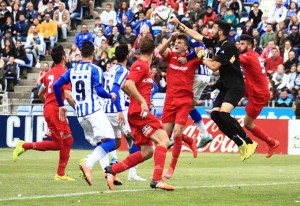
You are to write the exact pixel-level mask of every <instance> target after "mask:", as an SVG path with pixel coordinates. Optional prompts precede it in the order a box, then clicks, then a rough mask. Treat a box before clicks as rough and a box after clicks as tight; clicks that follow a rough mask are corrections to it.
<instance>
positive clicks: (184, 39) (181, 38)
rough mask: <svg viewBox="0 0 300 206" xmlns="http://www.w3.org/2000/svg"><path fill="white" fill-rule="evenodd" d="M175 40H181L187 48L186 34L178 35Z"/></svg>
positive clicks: (187, 39)
mask: <svg viewBox="0 0 300 206" xmlns="http://www.w3.org/2000/svg"><path fill="white" fill-rule="evenodd" d="M177 39H180V40H183V41H184V44H185V46H189V38H188V37H187V35H186V34H179V35H178V37H177Z"/></svg>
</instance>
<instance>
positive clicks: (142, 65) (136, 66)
mask: <svg viewBox="0 0 300 206" xmlns="http://www.w3.org/2000/svg"><path fill="white" fill-rule="evenodd" d="M126 79H131V80H132V81H134V82H135V86H136V88H137V90H138V91H139V93H140V94H141V95H142V96H143V97H144V99H145V100H146V102H147V105H148V108H149V109H150V97H151V89H152V83H153V80H152V76H151V70H150V66H149V62H147V61H143V60H141V59H138V60H136V61H135V62H134V63H133V64H132V66H131V67H130V72H129V74H128V75H127V77H126ZM141 111H142V110H141V103H139V102H138V101H137V100H136V99H135V98H133V97H132V96H131V95H130V104H129V110H128V114H132V113H135V112H141Z"/></svg>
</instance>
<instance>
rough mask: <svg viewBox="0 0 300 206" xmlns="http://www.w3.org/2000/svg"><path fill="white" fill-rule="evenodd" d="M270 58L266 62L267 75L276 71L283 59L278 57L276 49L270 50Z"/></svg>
mask: <svg viewBox="0 0 300 206" xmlns="http://www.w3.org/2000/svg"><path fill="white" fill-rule="evenodd" d="M271 53H272V56H271V57H269V58H267V60H266V70H267V73H268V74H273V73H274V72H276V71H277V69H278V66H279V65H282V64H283V58H282V57H281V56H280V55H278V49H277V48H273V49H271Z"/></svg>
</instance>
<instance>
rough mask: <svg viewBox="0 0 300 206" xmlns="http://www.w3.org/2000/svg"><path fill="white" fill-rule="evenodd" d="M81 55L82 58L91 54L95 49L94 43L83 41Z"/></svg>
mask: <svg viewBox="0 0 300 206" xmlns="http://www.w3.org/2000/svg"><path fill="white" fill-rule="evenodd" d="M80 50H81V55H82V57H83V58H88V57H91V56H92V55H93V52H94V50H95V47H94V44H93V43H92V42H90V41H85V42H83V44H82V46H81V48H80Z"/></svg>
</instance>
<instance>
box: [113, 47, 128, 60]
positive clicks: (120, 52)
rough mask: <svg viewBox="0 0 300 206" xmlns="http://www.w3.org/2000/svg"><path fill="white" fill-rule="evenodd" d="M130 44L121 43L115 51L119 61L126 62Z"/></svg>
mask: <svg viewBox="0 0 300 206" xmlns="http://www.w3.org/2000/svg"><path fill="white" fill-rule="evenodd" d="M128 53H129V52H128V46H127V44H124V43H123V44H120V46H117V48H116V51H115V56H116V58H117V60H118V62H124V61H125V59H126V57H127V55H128Z"/></svg>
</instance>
